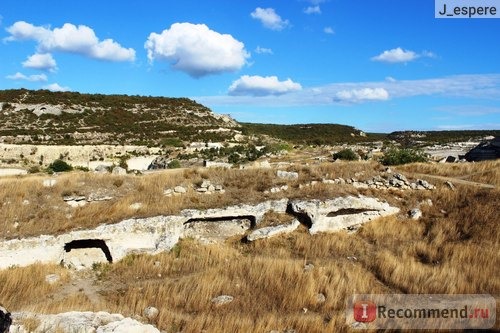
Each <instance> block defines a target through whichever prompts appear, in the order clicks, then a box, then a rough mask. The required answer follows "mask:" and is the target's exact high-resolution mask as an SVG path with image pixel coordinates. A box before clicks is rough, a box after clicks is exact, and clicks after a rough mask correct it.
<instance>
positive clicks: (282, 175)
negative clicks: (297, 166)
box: [276, 170, 299, 180]
mask: <svg viewBox="0 0 500 333" xmlns="http://www.w3.org/2000/svg"><path fill="white" fill-rule="evenodd" d="M276 176H278V178H284V179H290V180H295V179H299V174H298V173H297V172H293V171H291V172H288V171H282V170H278V171H276Z"/></svg>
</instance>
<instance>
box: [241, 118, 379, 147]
mask: <svg viewBox="0 0 500 333" xmlns="http://www.w3.org/2000/svg"><path fill="white" fill-rule="evenodd" d="M241 126H242V129H243V133H245V134H254V135H257V134H264V135H267V136H271V137H275V138H279V139H281V140H285V141H288V142H290V143H293V144H307V145H335V144H340V143H356V142H373V141H382V140H385V139H387V135H386V134H378V133H364V132H363V131H360V130H359V129H356V128H354V127H352V126H347V125H338V124H296V125H275V124H254V123H241Z"/></svg>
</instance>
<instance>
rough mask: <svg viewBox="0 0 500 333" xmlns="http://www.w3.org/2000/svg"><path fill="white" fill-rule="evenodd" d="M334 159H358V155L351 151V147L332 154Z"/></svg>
mask: <svg viewBox="0 0 500 333" xmlns="http://www.w3.org/2000/svg"><path fill="white" fill-rule="evenodd" d="M333 159H334V160H344V161H357V160H358V159H359V157H358V155H357V154H356V153H355V152H354V151H352V149H349V148H347V149H342V150H341V151H339V152H336V153H335V154H333Z"/></svg>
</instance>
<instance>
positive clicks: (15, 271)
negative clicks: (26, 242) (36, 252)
mask: <svg viewBox="0 0 500 333" xmlns="http://www.w3.org/2000/svg"><path fill="white" fill-rule="evenodd" d="M49 274H57V275H59V277H60V280H59V281H58V282H57V283H55V284H50V283H48V282H47V281H46V280H45V277H46V276H47V275H49ZM68 280H69V273H68V271H67V270H65V269H63V268H62V267H59V266H56V265H41V264H34V265H31V266H28V267H24V268H16V267H12V268H9V269H6V270H0V303H1V304H3V305H4V306H5V307H6V308H7V309H9V310H10V311H17V310H21V309H23V310H30V309H34V308H36V307H37V306H39V305H44V304H45V303H46V301H47V299H46V298H47V297H48V296H49V295H51V294H53V293H54V292H55V291H56V290H57V289H58V288H59V287H60V285H61V284H63V283H65V282H67V281H68Z"/></svg>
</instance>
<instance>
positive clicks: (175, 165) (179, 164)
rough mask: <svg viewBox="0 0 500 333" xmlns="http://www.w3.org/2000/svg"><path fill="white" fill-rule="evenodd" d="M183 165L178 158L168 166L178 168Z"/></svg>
mask: <svg viewBox="0 0 500 333" xmlns="http://www.w3.org/2000/svg"><path fill="white" fill-rule="evenodd" d="M180 167H181V162H179V161H178V160H172V161H170V162H169V163H168V164H167V168H169V169H178V168H180Z"/></svg>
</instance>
